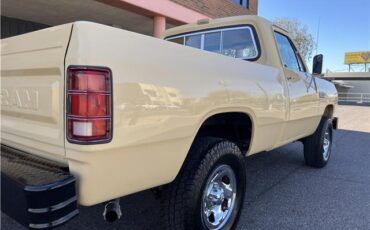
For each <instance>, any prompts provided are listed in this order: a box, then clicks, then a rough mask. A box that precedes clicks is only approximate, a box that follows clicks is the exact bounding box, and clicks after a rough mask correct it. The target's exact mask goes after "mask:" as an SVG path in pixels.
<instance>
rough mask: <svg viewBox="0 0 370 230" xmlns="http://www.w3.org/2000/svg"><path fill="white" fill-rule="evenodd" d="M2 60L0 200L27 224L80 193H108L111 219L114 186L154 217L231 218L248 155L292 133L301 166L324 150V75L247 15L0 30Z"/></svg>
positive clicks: (328, 138)
mask: <svg viewBox="0 0 370 230" xmlns="http://www.w3.org/2000/svg"><path fill="white" fill-rule="evenodd" d="M1 58H2V68H1V150H2V152H1V158H2V159H1V164H2V167H1V176H2V181H1V183H2V188H1V192H2V194H1V195H2V210H3V211H4V212H5V213H7V214H8V215H9V216H11V217H13V218H15V219H16V220H18V221H19V222H21V223H23V224H25V225H26V226H28V227H31V228H37V229H41V228H49V227H55V226H58V225H60V224H63V223H65V222H67V221H68V220H70V219H71V218H73V217H74V216H76V215H77V214H78V209H77V203H78V204H80V205H84V206H89V205H95V204H98V203H102V202H106V206H105V210H104V217H105V219H107V220H109V221H112V220H115V219H117V218H119V217H120V216H121V211H120V205H119V200H118V198H119V197H122V196H125V195H128V194H132V193H136V192H139V191H142V190H146V189H150V188H152V189H153V191H154V192H155V193H156V194H157V196H158V197H159V199H161V201H162V202H161V203H162V205H163V207H162V208H161V210H163V214H162V216H163V221H162V222H163V228H165V229H230V228H231V227H232V226H234V225H235V223H236V222H237V219H238V216H239V214H240V210H241V208H242V204H243V197H244V193H245V180H246V179H247V178H246V172H245V161H246V160H248V158H245V156H250V155H252V154H255V153H258V152H261V151H266V150H271V149H274V148H277V147H279V146H282V145H285V144H287V143H290V142H293V141H302V142H303V143H304V159H305V162H306V164H307V165H309V166H313V167H323V166H325V165H326V164H327V162H328V160H329V158H330V153H331V146H332V130H333V127H334V128H335V126H336V120H335V118H334V117H333V113H334V109H335V105H336V103H337V91H336V89H335V87H334V85H333V84H332V83H330V82H328V81H325V80H322V79H320V78H317V77H315V76H314V75H311V74H310V73H309V70H308V68H307V66H306V65H305V62H304V60H303V58H302V57H301V55H300V54H299V52H298V51H297V48H296V46H295V45H294V42H293V41H292V39H291V38H290V37H289V34H288V33H287V31H285V30H283V29H281V28H279V27H277V26H274V25H272V24H271V23H270V22H268V21H267V20H265V19H262V18H260V17H257V16H240V17H232V18H224V19H217V20H201V21H199V22H198V23H194V24H190V25H185V26H180V27H176V28H173V29H170V30H168V31H166V32H165V33H164V35H163V40H161V39H157V38H152V37H148V36H144V35H140V34H137V33H132V32H129V31H125V30H121V29H117V28H113V27H109V26H105V25H100V24H96V23H90V22H75V23H71V24H66V25H61V26H56V27H52V28H48V29H44V30H40V31H36V32H32V33H28V34H25V35H21V36H16V37H12V38H8V39H3V40H2V42H1ZM321 69H322V55H319V56H316V57H315V58H314V67H313V74H320V73H321ZM297 154H298V153H297Z"/></svg>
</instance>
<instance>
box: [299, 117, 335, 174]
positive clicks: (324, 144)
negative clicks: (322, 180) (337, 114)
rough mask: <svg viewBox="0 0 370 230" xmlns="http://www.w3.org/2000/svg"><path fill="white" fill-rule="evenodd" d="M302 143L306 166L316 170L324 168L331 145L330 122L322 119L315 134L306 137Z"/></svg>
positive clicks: (328, 119)
mask: <svg viewBox="0 0 370 230" xmlns="http://www.w3.org/2000/svg"><path fill="white" fill-rule="evenodd" d="M303 143H304V158H305V161H306V164H307V165H309V166H312V167H316V168H322V167H324V166H325V165H326V164H327V163H328V161H329V159H330V155H331V147H332V143H333V125H332V120H331V119H330V118H328V117H323V118H322V119H321V121H320V124H319V127H318V128H317V130H316V131H315V133H314V134H312V135H311V136H309V137H306V138H305V139H304V141H303Z"/></svg>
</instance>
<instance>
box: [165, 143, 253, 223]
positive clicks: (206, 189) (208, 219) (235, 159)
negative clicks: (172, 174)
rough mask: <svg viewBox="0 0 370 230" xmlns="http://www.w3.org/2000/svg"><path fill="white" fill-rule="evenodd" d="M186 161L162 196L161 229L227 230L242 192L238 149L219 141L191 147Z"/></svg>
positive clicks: (242, 172)
mask: <svg viewBox="0 0 370 230" xmlns="http://www.w3.org/2000/svg"><path fill="white" fill-rule="evenodd" d="M189 154H190V155H189V158H188V159H187V160H186V162H185V163H184V166H183V168H182V169H181V171H180V173H179V175H178V176H177V178H176V179H175V181H174V182H173V183H171V184H169V185H167V186H166V187H165V188H164V191H163V197H162V205H163V206H162V208H163V223H164V225H165V226H164V227H165V229H215V230H218V229H230V228H232V227H233V226H234V225H235V223H236V222H237V219H238V217H239V214H240V210H241V207H242V203H243V199H244V193H245V180H246V175H245V160H244V157H243V155H242V153H241V152H240V150H239V148H238V147H237V146H236V145H235V144H233V143H231V142H229V141H226V140H223V139H219V138H202V139H199V140H196V141H195V143H194V144H193V146H192V148H191V150H190V152H189Z"/></svg>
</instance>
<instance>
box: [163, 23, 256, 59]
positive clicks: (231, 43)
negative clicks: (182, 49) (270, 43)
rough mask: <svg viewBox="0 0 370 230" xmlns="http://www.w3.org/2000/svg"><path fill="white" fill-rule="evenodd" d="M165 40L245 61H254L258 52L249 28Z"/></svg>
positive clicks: (186, 35)
mask: <svg viewBox="0 0 370 230" xmlns="http://www.w3.org/2000/svg"><path fill="white" fill-rule="evenodd" d="M166 40H167V41H170V42H175V43H178V44H182V45H186V46H190V47H194V48H197V49H201V50H206V51H209V52H213V53H220V54H223V55H225V56H229V57H234V58H240V59H245V60H252V59H256V58H257V57H258V55H259V52H260V51H259V50H258V48H257V43H256V38H255V35H254V33H253V30H252V28H251V27H250V26H243V27H237V28H225V29H215V30H207V31H203V32H196V33H190V34H185V35H180V36H174V37H171V38H167V39H166Z"/></svg>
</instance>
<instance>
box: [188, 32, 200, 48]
mask: <svg viewBox="0 0 370 230" xmlns="http://www.w3.org/2000/svg"><path fill="white" fill-rule="evenodd" d="M185 45H186V46H191V47H194V48H198V49H200V48H201V45H202V35H201V34H198V35H191V36H186V37H185Z"/></svg>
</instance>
